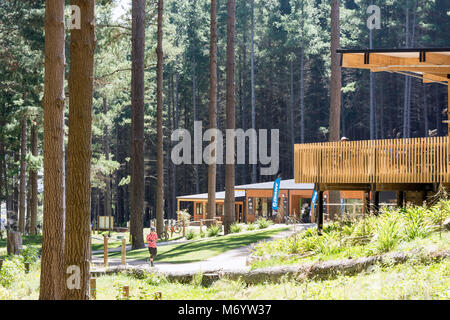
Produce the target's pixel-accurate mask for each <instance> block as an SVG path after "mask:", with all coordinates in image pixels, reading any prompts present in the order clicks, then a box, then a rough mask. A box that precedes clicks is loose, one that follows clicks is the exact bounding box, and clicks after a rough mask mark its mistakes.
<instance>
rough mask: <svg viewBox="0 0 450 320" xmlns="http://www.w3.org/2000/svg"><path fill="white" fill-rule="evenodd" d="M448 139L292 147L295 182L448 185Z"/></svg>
mask: <svg viewBox="0 0 450 320" xmlns="http://www.w3.org/2000/svg"><path fill="white" fill-rule="evenodd" d="M448 146H449V139H448V137H432V138H413V139H390V140H371V141H347V142H327V143H312V144H297V145H295V182H297V183H336V184H341V183H342V184H345V183H439V182H446V183H448V182H450V179H449V170H448V160H449V159H448V153H447V152H448Z"/></svg>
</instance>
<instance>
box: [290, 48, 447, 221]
mask: <svg viewBox="0 0 450 320" xmlns="http://www.w3.org/2000/svg"><path fill="white" fill-rule="evenodd" d="M338 53H340V54H341V66H342V67H344V68H356V69H367V70H370V71H371V72H382V71H386V72H392V73H399V74H402V75H408V76H412V77H416V78H420V79H422V80H423V81H424V82H426V83H430V82H437V83H440V84H443V85H447V86H448V79H449V78H450V49H449V48H437V49H436V48H434V49H427V48H419V49H393V50H391V49H378V50H338ZM448 112H449V114H450V103H449V108H448ZM445 122H446V123H448V120H447V121H445ZM294 161H295V182H297V183H300V182H302V183H313V184H314V185H315V187H314V188H315V189H316V190H319V212H318V213H319V228H321V227H322V224H323V205H322V201H320V199H323V197H324V192H326V191H328V190H360V191H363V192H364V193H365V196H364V201H365V208H366V211H368V210H369V202H370V201H372V204H373V205H372V206H371V207H372V208H374V210H375V212H376V211H377V208H378V202H379V192H380V191H396V192H397V203H398V205H399V206H402V205H404V203H405V201H410V202H415V203H417V204H422V203H423V201H424V200H426V199H427V196H430V195H432V194H433V193H436V192H437V190H438V188H439V186H441V185H442V186H444V187H446V188H448V187H449V186H450V144H449V137H448V136H445V137H426V138H412V139H389V140H371V141H345V142H331V143H312V144H299V145H296V146H295V160H294Z"/></svg>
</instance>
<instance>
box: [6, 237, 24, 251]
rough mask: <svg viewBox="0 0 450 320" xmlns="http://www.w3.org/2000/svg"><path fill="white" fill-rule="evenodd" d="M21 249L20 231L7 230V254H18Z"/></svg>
mask: <svg viewBox="0 0 450 320" xmlns="http://www.w3.org/2000/svg"><path fill="white" fill-rule="evenodd" d="M21 250H22V237H21V235H20V232H17V231H9V232H8V245H7V251H8V255H18V254H20V251H21Z"/></svg>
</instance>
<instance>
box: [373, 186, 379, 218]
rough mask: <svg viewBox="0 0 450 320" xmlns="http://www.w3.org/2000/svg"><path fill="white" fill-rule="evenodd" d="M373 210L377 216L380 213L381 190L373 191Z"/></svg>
mask: <svg viewBox="0 0 450 320" xmlns="http://www.w3.org/2000/svg"><path fill="white" fill-rule="evenodd" d="M373 212H374V214H375V215H376V216H377V215H378V214H379V213H380V192H379V191H374V192H373Z"/></svg>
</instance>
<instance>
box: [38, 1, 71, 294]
mask: <svg viewBox="0 0 450 320" xmlns="http://www.w3.org/2000/svg"><path fill="white" fill-rule="evenodd" d="M45 8H46V9H45V84H44V98H43V101H42V104H43V106H44V215H43V237H42V256H41V277H40V293H39V299H41V300H55V299H62V298H63V296H64V287H65V285H64V264H63V257H64V220H65V202H64V200H65V199H64V189H65V188H64V185H65V179H64V108H65V96H64V68H65V53H64V50H65V26H64V1H63V0H46V2H45Z"/></svg>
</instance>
